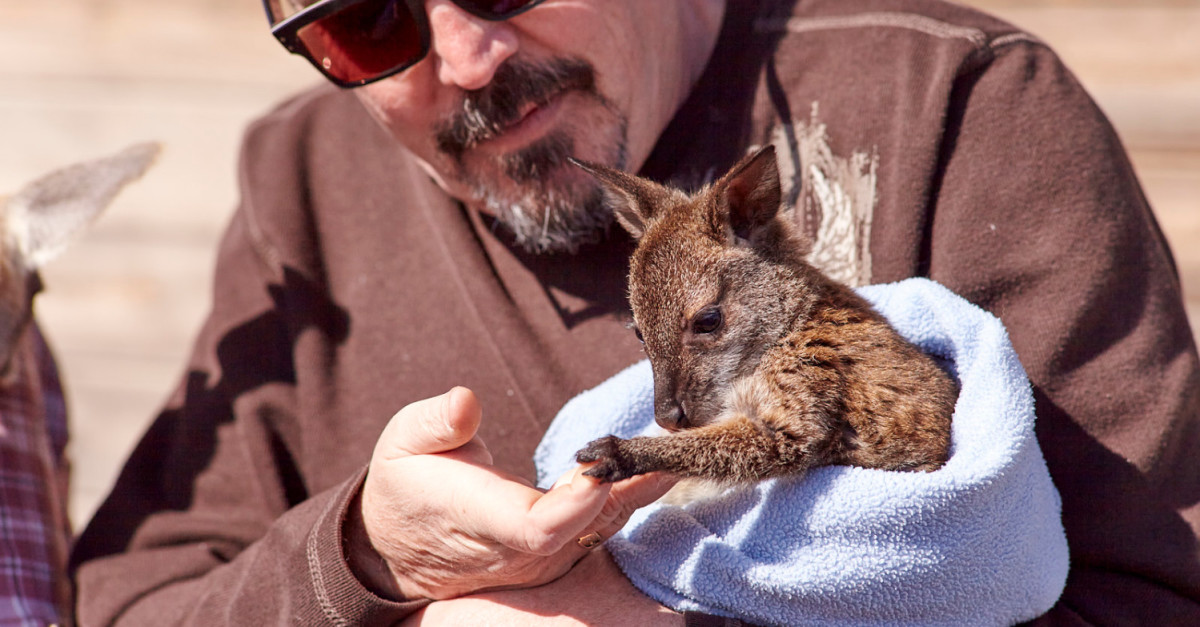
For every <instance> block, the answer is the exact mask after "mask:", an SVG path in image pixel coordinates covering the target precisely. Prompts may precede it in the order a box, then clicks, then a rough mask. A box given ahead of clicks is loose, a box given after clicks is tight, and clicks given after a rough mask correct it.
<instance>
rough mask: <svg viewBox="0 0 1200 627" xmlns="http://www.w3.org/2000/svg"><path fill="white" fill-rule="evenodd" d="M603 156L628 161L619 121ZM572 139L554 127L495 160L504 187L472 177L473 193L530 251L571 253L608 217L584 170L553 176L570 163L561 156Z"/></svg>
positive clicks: (620, 163)
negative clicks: (614, 137)
mask: <svg viewBox="0 0 1200 627" xmlns="http://www.w3.org/2000/svg"><path fill="white" fill-rule="evenodd" d="M616 143H617V145H616V146H615V148H614V149H613V152H614V153H615V154H613V155H610V156H609V162H610V163H614V164H615V165H614V167H617V168H624V167H625V165H626V163H627V162H628V157H627V155H626V149H625V124H624V121H623V120H622V123H621V124H620V127H619V129H618V141H617V142H616ZM573 152H574V142H573V140H572V139H571V138H570V137H568V136H567V135H566V134H565V133H554V134H551V135H549V136H547V137H545V138H543V139H542V140H541V141H539V142H537V143H536V144H534V145H532V146H529V147H528V148H526V149H525V150H522V151H519V152H517V153H514V154H512V155H509V156H508V157H506V158H505V159H504V160H503V162H502V163H501V164H500V165H501V167H502V170H503V173H504V176H505V177H507V178H508V179H509V181H508V182H507V183H508V184H507V185H504V186H503V187H505V188H507V189H506V190H505V191H501V190H499V189H497V187H496V186H493V185H486V184H481V183H476V184H475V185H474V186H473V188H474V194H475V196H476V198H477V199H478V200H479V202H480V204H481V205H482V206H483V208H484V210H486V211H487V212H488V213H490V214H492V215H494V216H495V217H496V219H497V221H499V222H500V223H501V224H502V225H503V226H504V227H505V228H507V229H508V231H510V233H511V235H512V237H513V240H514V242H515V243H516V244H517V245H519V246H521V247H522V248H524V249H525V250H527V251H529V252H531V253H538V254H540V253H550V252H567V253H574V252H576V251H577V250H578V249H579V247H580V246H582V245H585V244H591V243H595V242H597V241H600V240H601V239H602V238H603V237H604V235H605V233H607V232H608V228H609V226H611V225H612V223H613V213H612V210H611V209H610V208H609V207H608V205H607V203H606V197H605V195H604V192H603V190H602V189H601V187H600V185H599V184H598V182H596V181H595V180H594V179H592V177H590V176H574V177H568V178H569V180H566V181H563V180H562V177H561V176H560V177H555V176H553V172H554V170H555V169H558V168H564V167H565V168H571V167H573V166H570V165H569V164H568V163H567V157H569V156H571V155H572V154H573Z"/></svg>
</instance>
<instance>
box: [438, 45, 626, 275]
mask: <svg viewBox="0 0 1200 627" xmlns="http://www.w3.org/2000/svg"><path fill="white" fill-rule="evenodd" d="M565 93H575V94H580V95H583V96H584V97H588V98H591V99H592V100H593V102H594V103H595V104H597V105H598V107H596V108H593V109H590V110H589V111H588V112H586V113H584V114H582V115H581V116H580V119H575V120H570V121H568V122H567V123H566V124H565V127H564V128H562V129H558V130H556V131H554V132H551V133H550V134H548V135H547V136H545V137H543V138H542V139H540V140H538V141H537V142H534V143H533V144H531V145H529V146H527V147H525V148H524V149H522V150H519V151H517V152H514V153H512V154H508V155H504V156H500V157H496V158H489V159H484V160H482V161H478V160H476V159H473V158H472V156H471V149H472V148H473V147H474V146H476V145H478V144H479V143H480V142H483V141H486V140H488V139H489V138H492V137H495V136H496V135H497V134H498V133H501V132H502V129H503V128H504V127H505V125H506V124H508V123H511V122H513V121H515V120H517V119H518V117H519V115H520V112H521V107H522V105H523V104H524V103H528V102H532V103H537V104H544V103H545V102H547V101H549V100H550V99H552V98H554V97H557V96H561V95H562V94H565ZM597 129H607V132H605V133H600V136H599V137H598V138H597V139H595V140H594V141H595V142H596V143H594V144H592V145H587V146H580V145H577V144H578V141H577V139H576V138H578V137H591V138H595V137H596V134H597ZM627 132H628V121H627V120H626V118H625V117H624V116H623V115H622V114H621V112H620V111H619V110H618V109H617V108H616V107H615V106H614V105H613V104H612V103H611V102H610V101H609V100H608V99H606V98H605V97H604V96H603V95H601V94H600V93H599V91H598V90H597V89H596V85H595V72H594V70H593V68H592V67H591V65H590V64H588V63H587V62H585V61H582V60H578V59H556V60H552V61H549V62H546V63H541V64H531V63H525V62H520V61H510V62H508V63H506V64H504V65H502V66H501V67H500V68H499V69H498V70H497V71H496V76H495V77H494V79H493V81H492V84H490V85H488V86H487V87H485V88H483V89H481V90H479V91H476V92H471V93H470V94H468V96H467V98H466V99H465V100H464V102H463V105H462V109H461V110H460V111H459V112H457V113H456V114H454V115H453V116H451V117H450V118H448V119H447V120H445V121H444V122H443V123H442V124H441V125H440V127H439V129H438V131H437V141H438V149H439V151H440V152H442V153H443V154H445V155H446V156H448V157H450V159H451V160H452V162H453V163H454V164H455V165H456V167H457V173H456V174H457V178H458V179H459V180H460V181H461V182H463V183H465V184H466V186H467V188H468V189H469V190H470V193H471V199H470V201H469V202H470V204H472V205H474V206H476V207H478V208H480V209H482V210H485V211H487V212H488V213H490V214H492V215H494V216H495V217H496V219H497V220H498V221H499V222H500V224H501V225H503V226H504V227H506V228H507V229H508V230H509V231H511V232H512V235H513V238H514V240H515V242H516V243H517V244H519V245H520V246H521V247H523V248H525V249H526V250H528V251H530V252H533V253H545V252H558V251H565V252H575V251H576V250H578V248H579V246H580V245H583V244H587V243H591V242H595V241H598V240H599V239H600V238H601V237H602V236H603V235H604V233H605V232H606V231H607V230H608V227H609V225H610V224H612V221H613V216H612V212H611V210H610V209H609V208H608V207H607V206H606V205H605V197H604V194H603V192H602V191H601V188H600V186H599V183H598V182H597V181H596V180H595V179H593V178H592V177H591V176H589V175H587V174H585V173H583V172H582V171H581V170H577V169H576V168H574V166H571V165H570V164H569V163H568V162H567V157H571V156H581V157H585V158H587V159H588V160H589V161H597V162H600V163H604V164H606V165H610V166H612V167H616V168H621V169H623V168H625V167H626V165H627V164H628V161H629V159H628V155H627Z"/></svg>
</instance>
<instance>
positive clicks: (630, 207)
mask: <svg viewBox="0 0 1200 627" xmlns="http://www.w3.org/2000/svg"><path fill="white" fill-rule="evenodd" d="M568 160H569V161H570V162H571V163H572V164H574V165H575V166H576V167H578V168H580V169H582V170H584V171H585V172H587V173H588V174H591V175H592V176H594V177H596V180H598V181H600V187H601V189H602V190H603V191H604V196H605V201H606V204H607V205H608V206H609V207H610V208H611V209H612V210H613V214H614V215H615V216H616V218H617V222H619V223H620V224H621V226H622V227H624V228H625V230H626V231H629V234H630V235H632V236H633V238H634V239H641V238H642V235H644V234H645V233H646V228H647V227H648V226H649V225H650V223H651V222H653V221H654V219H655V218H656V217H657V216H658V215H660V214H661V213H662V210H663V209H664V208H665V207H667V206H669V205H668V201H669V199H671V198H674V197H676V196H678V195H679V192H676V191H674V190H672V189H669V188H667V187H664V186H662V185H659V184H658V183H655V182H653V181H650V180H647V179H644V178H641V177H638V176H634V175H632V174H628V173H626V172H622V171H620V170H616V169H613V168H609V167H606V166H602V165H599V164H595V163H588V162H586V161H580V160H578V159H575V158H574V157H568Z"/></svg>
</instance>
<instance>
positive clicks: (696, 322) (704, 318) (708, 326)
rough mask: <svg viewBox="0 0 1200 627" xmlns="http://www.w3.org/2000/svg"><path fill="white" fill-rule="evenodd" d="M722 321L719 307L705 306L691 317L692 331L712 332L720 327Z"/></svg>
mask: <svg viewBox="0 0 1200 627" xmlns="http://www.w3.org/2000/svg"><path fill="white" fill-rule="evenodd" d="M724 322H725V317H724V316H723V315H721V309H720V308H719V307H707V308H705V309H701V310H700V313H698V314H696V315H695V316H693V317H692V332H693V333H713V332H715V331H717V330H718V329H720V328H721V324H722V323H724Z"/></svg>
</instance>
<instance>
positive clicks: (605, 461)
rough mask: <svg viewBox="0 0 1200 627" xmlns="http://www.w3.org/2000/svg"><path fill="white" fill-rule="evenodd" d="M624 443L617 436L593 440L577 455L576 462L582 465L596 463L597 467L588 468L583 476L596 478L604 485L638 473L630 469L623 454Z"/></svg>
mask: <svg viewBox="0 0 1200 627" xmlns="http://www.w3.org/2000/svg"><path fill="white" fill-rule="evenodd" d="M622 442H624V440H622V439H621V438H618V437H617V436H615V435H608V436H605V437H602V438H599V439H597V440H592V441H591V442H589V443H588V445H587V446H585V447H583V448H582V449H580V450H579V452H578V453H576V454H575V461H578V462H579V463H581V464H587V463H591V462H596V465H595V466H592V467H591V468H588V469H587V470H586V471H584V473H583V474H585V475H587V476H589V477H595V478H597V479H599V480H600V481H601V482H603V483H613V482H615V481H620V480H622V479H628V478H629V477H632V476H634V475H636V474H638V473H637V472H636V471H635V470H633V469H632V468H630V467H629V464H628V460H626V459H625V456H624V455H622V454H621V443H622Z"/></svg>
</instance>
